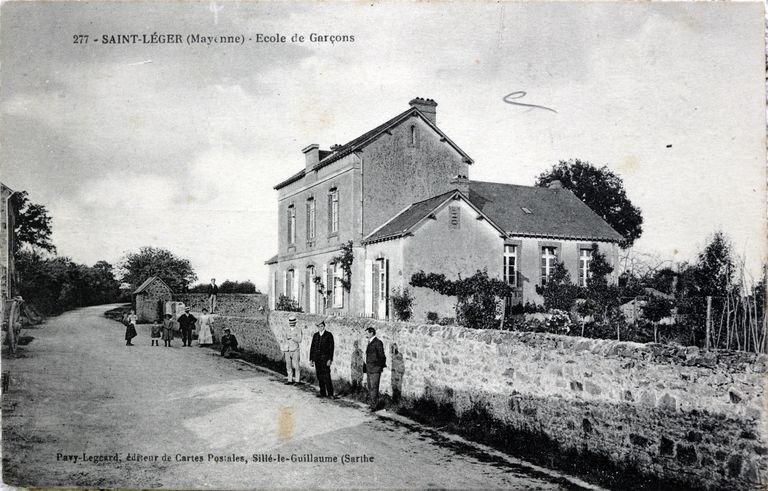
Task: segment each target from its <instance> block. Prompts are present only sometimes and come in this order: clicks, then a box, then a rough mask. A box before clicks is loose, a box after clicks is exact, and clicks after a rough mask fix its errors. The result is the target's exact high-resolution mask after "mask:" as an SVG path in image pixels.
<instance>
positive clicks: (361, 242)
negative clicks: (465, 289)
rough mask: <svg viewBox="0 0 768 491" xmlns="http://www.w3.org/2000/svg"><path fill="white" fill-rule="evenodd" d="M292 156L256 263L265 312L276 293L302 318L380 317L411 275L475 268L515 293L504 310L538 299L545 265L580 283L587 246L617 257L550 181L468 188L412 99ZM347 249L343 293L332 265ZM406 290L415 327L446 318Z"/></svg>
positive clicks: (465, 162) (430, 110)
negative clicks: (270, 232)
mask: <svg viewBox="0 0 768 491" xmlns="http://www.w3.org/2000/svg"><path fill="white" fill-rule="evenodd" d="M302 152H303V153H304V156H305V166H304V169H302V170H301V171H299V172H298V173H296V174H294V175H293V176H291V177H290V178H288V179H286V180H285V181H283V182H281V183H279V184H277V185H276V186H275V189H276V190H277V191H278V212H279V220H278V254H277V255H275V256H274V257H272V258H271V259H269V260H268V261H267V262H266V264H267V265H269V269H270V288H269V297H270V302H271V304H272V306H273V307H274V306H275V305H276V303H277V300H278V298H279V297H280V296H281V295H285V296H287V297H290V298H292V299H294V300H296V301H297V302H298V303H299V305H300V306H301V307H302V308H303V310H304V311H305V312H310V313H326V314H334V313H338V314H344V315H354V316H366V317H375V318H380V319H388V318H392V312H391V302H390V297H391V294H392V292H393V290H394V289H402V288H404V287H408V286H409V282H410V278H411V276H412V274H413V273H415V272H417V271H420V270H423V271H424V272H426V273H443V274H445V275H446V276H448V277H449V278H454V279H455V278H457V277H458V276H459V275H461V277H465V278H466V277H468V276H471V275H473V274H474V273H475V272H476V271H477V270H483V269H486V270H487V271H488V273H489V275H491V276H492V277H496V278H499V279H503V280H505V281H507V282H508V283H509V284H511V285H512V286H513V287H514V288H515V292H516V293H515V297H514V299H513V301H514V302H524V301H531V302H541V301H542V298H541V297H540V295H538V294H537V293H536V286H537V285H541V284H543V283H545V282H546V281H547V279H548V278H549V275H550V274H551V272H552V269H553V267H554V265H555V263H556V262H557V261H562V262H563V263H564V264H565V266H566V268H567V269H568V270H569V272H570V273H571V277H572V278H573V279H574V281H577V282H579V283H582V284H583V283H584V282H585V281H586V278H587V274H588V270H589V262H590V261H591V254H592V252H591V251H592V244H593V243H595V244H597V245H598V247H599V249H600V251H601V252H603V253H605V254H606V256H607V258H608V261H609V262H611V263H613V264H616V263H617V261H618V242H619V241H620V240H621V239H622V237H621V236H620V235H619V234H618V233H617V232H616V231H615V230H613V228H611V227H610V225H608V224H607V223H606V222H605V221H604V220H603V219H602V218H601V217H599V216H598V215H597V214H595V213H594V212H593V211H592V210H591V209H590V208H589V207H587V206H586V205H585V204H584V203H583V202H581V201H580V200H579V199H578V198H577V197H576V196H575V195H574V194H573V193H571V192H570V191H569V190H566V189H563V188H562V187H561V186H559V183H557V182H555V183H553V184H552V185H551V186H550V187H549V188H538V187H531V186H517V185H511V184H501V183H492V182H480V181H471V180H469V179H468V178H467V176H468V171H469V166H470V165H471V164H472V163H473V160H472V159H471V158H470V157H469V156H468V155H467V154H466V153H465V152H464V151H463V150H462V149H461V148H459V147H458V145H456V144H455V143H454V142H453V141H452V140H451V139H450V138H449V137H448V136H447V135H446V134H445V133H443V131H442V130H440V128H438V126H437V103H436V102H434V101H432V100H430V99H421V98H417V99H413V100H412V101H410V107H409V108H408V109H407V110H406V111H404V112H402V113H400V114H398V115H397V116H395V117H394V118H392V119H390V120H389V121H387V122H385V123H383V124H382V125H380V126H378V127H376V128H374V129H372V130H370V131H368V132H367V133H365V134H363V135H361V136H359V137H357V138H355V139H354V140H352V141H350V142H349V143H347V144H345V145H335V146H333V147H331V148H330V150H320V148H319V146H318V145H316V144H313V145H309V146H307V147H306V148H304V150H302ZM348 241H352V244H353V254H354V261H353V264H352V275H351V283H352V284H351V288H350V289H349V291H346V290H345V289H344V288H343V286H342V281H341V280H342V278H343V275H344V272H343V271H342V270H341V268H340V267H339V264H338V261H335V260H334V258H335V257H337V256H338V254H339V252H340V248H341V246H342V245H343V244H345V243H347V242H348ZM614 280H615V278H614ZM413 291H414V296H415V305H414V318H415V319H417V320H423V318H424V316H425V315H426V313H427V312H430V311H432V312H437V313H438V315H439V316H441V317H448V316H453V314H454V306H455V299H452V298H449V297H444V296H441V295H439V294H437V293H435V292H433V291H431V290H428V289H424V288H415V289H413Z"/></svg>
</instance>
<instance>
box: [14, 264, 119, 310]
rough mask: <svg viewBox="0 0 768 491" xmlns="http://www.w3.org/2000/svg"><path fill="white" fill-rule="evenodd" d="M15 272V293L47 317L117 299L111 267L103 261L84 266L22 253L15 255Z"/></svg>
mask: <svg viewBox="0 0 768 491" xmlns="http://www.w3.org/2000/svg"><path fill="white" fill-rule="evenodd" d="M16 271H17V276H18V282H17V289H18V292H19V294H20V295H21V296H22V297H24V299H25V300H26V301H27V302H30V303H32V304H33V305H35V306H36V307H37V308H38V309H40V310H41V311H42V312H43V313H45V314H48V315H51V314H59V313H61V312H63V311H65V310H70V309H73V308H77V307H84V306H88V305H99V304H104V303H111V302H115V301H117V300H118V299H119V296H120V288H119V283H118V282H117V280H116V279H115V277H114V275H113V273H112V266H111V265H110V264H109V263H107V262H105V261H99V262H98V263H96V264H95V265H94V266H93V267H88V266H85V265H83V264H77V263H75V262H73V261H72V260H71V259H69V258H67V257H44V256H43V255H42V254H41V253H40V252H39V251H37V250H22V251H19V252H18V254H17V258H16Z"/></svg>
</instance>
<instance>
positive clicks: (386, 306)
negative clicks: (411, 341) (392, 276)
mask: <svg viewBox="0 0 768 491" xmlns="http://www.w3.org/2000/svg"><path fill="white" fill-rule="evenodd" d="M384 315H385V318H386V319H389V259H385V260H384Z"/></svg>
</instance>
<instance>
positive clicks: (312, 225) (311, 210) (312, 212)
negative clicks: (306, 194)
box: [307, 198, 316, 240]
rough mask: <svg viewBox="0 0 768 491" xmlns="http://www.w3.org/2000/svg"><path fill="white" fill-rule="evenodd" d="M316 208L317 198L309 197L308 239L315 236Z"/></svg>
mask: <svg viewBox="0 0 768 491" xmlns="http://www.w3.org/2000/svg"><path fill="white" fill-rule="evenodd" d="M315 209H316V206H315V200H314V199H313V198H309V199H308V200H307V240H313V239H314V238H315Z"/></svg>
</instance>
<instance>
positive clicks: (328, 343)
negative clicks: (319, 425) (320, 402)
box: [280, 315, 387, 411]
mask: <svg viewBox="0 0 768 491" xmlns="http://www.w3.org/2000/svg"><path fill="white" fill-rule="evenodd" d="M315 327H316V328H317V332H315V334H314V335H313V336H312V344H311V345H310V347H309V363H310V365H311V366H313V367H314V368H315V374H316V376H317V382H318V385H319V388H320V392H319V393H318V394H317V397H321V398H331V399H337V398H338V397H337V396H336V395H334V393H333V382H332V381H331V365H332V364H333V354H334V351H335V345H334V340H333V334H331V333H330V332H329V331H327V330H326V329H325V321H320V322H318V323H317V324H316V325H315ZM366 333H367V335H368V345H367V347H366V350H365V363H364V364H363V373H365V374H366V379H367V385H368V404H369V407H370V410H371V411H376V410H378V407H379V383H380V381H381V373H382V371H383V370H384V368H386V366H387V356H386V354H385V353H384V343H382V342H381V340H380V339H379V338H377V337H376V329H374V328H373V327H368V328H367V329H366ZM301 340H302V330H301V328H300V327H298V326H297V325H296V316H293V315H292V316H290V317H289V318H288V329H286V331H285V332H284V334H283V339H282V340H281V342H280V349H281V350H282V352H283V355H284V357H285V369H286V372H287V380H286V382H285V383H286V384H288V385H293V384H296V383H299V382H300V380H301V370H300V365H299V362H300V349H299V348H300V345H301Z"/></svg>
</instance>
